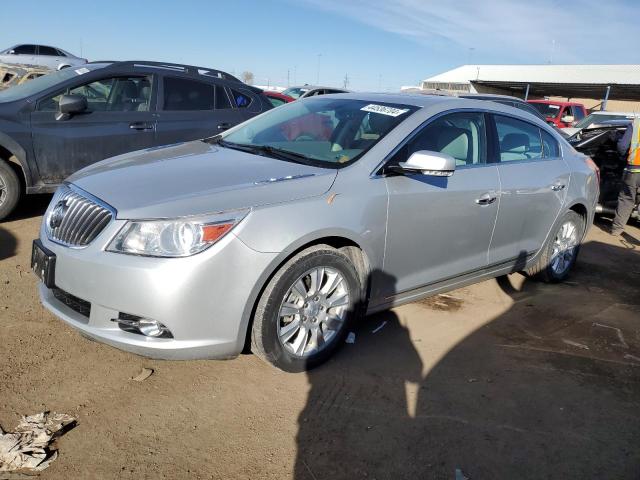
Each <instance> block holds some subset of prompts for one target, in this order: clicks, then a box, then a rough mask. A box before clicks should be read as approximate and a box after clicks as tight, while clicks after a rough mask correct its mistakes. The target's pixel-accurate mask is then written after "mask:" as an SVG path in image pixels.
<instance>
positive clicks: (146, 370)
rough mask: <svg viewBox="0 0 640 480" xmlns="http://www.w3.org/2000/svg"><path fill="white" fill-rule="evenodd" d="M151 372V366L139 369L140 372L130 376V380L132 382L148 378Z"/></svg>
mask: <svg viewBox="0 0 640 480" xmlns="http://www.w3.org/2000/svg"><path fill="white" fill-rule="evenodd" d="M152 373H153V368H143V369H142V370H140V373H139V374H138V375H136V376H135V377H133V378H131V380H133V381H134V382H142V381H144V380H146V379H147V378H149V377H150V376H151V374H152Z"/></svg>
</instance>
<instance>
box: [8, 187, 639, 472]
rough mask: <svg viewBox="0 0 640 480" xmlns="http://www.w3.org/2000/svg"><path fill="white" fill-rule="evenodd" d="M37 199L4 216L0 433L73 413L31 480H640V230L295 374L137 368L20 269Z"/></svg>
mask: <svg viewBox="0 0 640 480" xmlns="http://www.w3.org/2000/svg"><path fill="white" fill-rule="evenodd" d="M48 200H49V198H47V197H43V198H37V197H36V198H31V199H30V200H29V201H28V204H27V205H25V206H23V207H21V209H20V211H19V212H18V214H17V215H14V217H13V219H10V220H9V221H7V222H5V223H2V224H0V346H1V353H0V355H1V357H0V358H1V360H0V425H2V427H3V428H5V429H6V430H10V429H11V428H13V427H14V426H15V425H16V424H17V422H18V420H19V417H20V415H23V414H32V413H36V412H40V411H42V410H52V411H57V412H65V413H70V414H74V415H76V416H77V417H78V426H77V427H76V428H75V429H73V430H71V431H70V432H69V433H67V434H66V435H65V436H64V437H62V438H61V439H60V440H59V441H58V447H59V449H60V450H59V453H60V456H59V458H58V459H57V460H56V461H55V462H54V463H53V464H52V465H51V467H50V468H49V469H48V470H46V471H45V472H43V473H42V474H41V478H44V479H84V478H96V479H97V478H135V479H138V478H154V479H155V478H206V479H209V478H212V479H231V478H242V479H262V478H268V479H291V478H294V479H304V480H321V479H340V478H348V479H357V478H366V479H386V478H393V479H401V478H407V479H415V478H438V479H439V478H442V479H453V478H455V472H456V469H459V470H460V472H462V473H463V474H464V475H466V476H467V477H469V478H470V479H472V480H478V479H503V478H506V479H516V478H517V479H527V478H532V479H533V478H535V479H541V478H554V479H556V478H558V479H573V478H575V479H585V478H598V479H624V478H629V479H631V478H635V479H638V478H640V448H639V447H640V311H639V308H640V254H639V253H640V229H637V228H633V227H631V226H630V227H628V230H627V231H628V235H627V236H626V237H625V238H624V239H623V240H622V241H620V240H614V239H612V238H611V237H609V236H608V235H607V234H606V233H604V232H603V231H602V228H604V226H606V224H602V225H600V226H598V225H596V226H594V227H593V229H592V230H591V232H590V233H589V236H588V240H587V243H586V244H585V245H584V247H583V249H582V251H581V254H580V260H579V264H578V266H577V268H576V270H575V272H574V274H573V275H572V277H571V279H570V281H568V282H567V283H565V284H561V285H543V284H539V283H536V282H533V281H530V280H526V279H524V277H522V276H521V275H519V274H514V275H511V276H509V277H505V278H501V279H499V280H492V281H487V282H484V283H481V284H478V285H474V286H472V287H469V288H465V289H462V290H458V291H455V292H451V293H450V294H449V296H444V297H442V296H441V297H437V298H436V299H431V300H428V301H424V302H418V303H414V304H411V305H406V306H403V307H400V308H396V309H394V310H392V311H389V312H385V313H382V314H378V315H375V316H372V317H369V318H367V319H366V320H365V321H364V322H363V323H362V324H361V325H360V326H359V327H358V329H357V330H356V342H355V344H348V345H345V346H344V348H343V349H342V350H341V352H340V353H339V354H338V355H337V357H336V358H335V359H333V360H332V361H330V362H329V363H328V364H327V365H325V366H323V367H321V368H319V369H317V370H315V371H312V372H310V373H308V374H299V375H292V374H285V373H282V372H279V371H277V370H275V369H273V368H271V367H270V366H268V365H266V364H263V363H262V362H261V361H260V360H258V359H257V358H256V357H254V356H252V355H242V356H240V357H239V358H237V359H235V360H230V361H220V362H216V361H197V362H168V361H154V360H148V359H145V358H142V357H137V356H134V355H132V354H129V353H125V352H121V351H118V350H116V349H113V348H111V347H108V346H105V345H102V344H99V343H95V342H91V341H89V340H87V339H85V338H83V337H81V336H80V335H78V334H77V333H76V332H75V331H73V330H71V329H70V328H69V327H67V326H66V325H65V324H63V323H62V322H61V321H59V320H57V319H56V318H55V317H53V316H52V315H51V314H49V313H48V312H46V311H45V310H44V308H42V307H41V306H40V304H39V302H38V299H37V296H36V290H35V285H36V279H35V277H34V276H33V275H32V274H31V273H30V271H29V256H30V249H31V240H32V239H33V238H34V237H36V234H37V231H38V228H39V224H40V220H41V215H42V213H43V211H44V209H45V207H46V204H47V202H48ZM142 367H148V368H152V369H154V373H153V375H152V376H151V377H149V378H148V379H146V380H145V381H143V382H134V381H132V380H130V379H131V377H133V376H135V375H137V374H138V372H139V371H140V370H141V368H142ZM0 478H2V475H1V474H0Z"/></svg>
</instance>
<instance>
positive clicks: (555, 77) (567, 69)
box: [424, 65, 640, 85]
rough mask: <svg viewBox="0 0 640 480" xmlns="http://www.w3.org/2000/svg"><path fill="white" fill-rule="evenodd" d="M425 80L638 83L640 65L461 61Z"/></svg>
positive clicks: (590, 83) (594, 83) (450, 81)
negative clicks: (482, 63)
mask: <svg viewBox="0 0 640 480" xmlns="http://www.w3.org/2000/svg"><path fill="white" fill-rule="evenodd" d="M424 81H425V82H447V83H470V82H514V83H558V84H589V85H597V84H601V85H616V84H619V85H640V65H462V66H461V67H458V68H454V69H453V70H449V71H447V72H444V73H441V74H439V75H435V76H433V77H430V78H427V79H425V80H424Z"/></svg>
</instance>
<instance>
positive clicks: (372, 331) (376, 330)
mask: <svg viewBox="0 0 640 480" xmlns="http://www.w3.org/2000/svg"><path fill="white" fill-rule="evenodd" d="M386 324H387V321H386V320H385V321H384V322H382V323H381V324H380V325H378V326H377V327H376V328H374V329H373V330H371V333H378V332H379V331H380V330H382V329H383V328H384V326H385V325H386Z"/></svg>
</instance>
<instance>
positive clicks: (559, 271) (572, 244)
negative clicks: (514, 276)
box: [527, 211, 585, 283]
mask: <svg viewBox="0 0 640 480" xmlns="http://www.w3.org/2000/svg"><path fill="white" fill-rule="evenodd" d="M558 225H559V226H558V227H557V228H556V230H555V232H553V233H552V235H551V236H550V237H549V240H548V241H547V243H546V244H545V246H544V247H543V248H542V252H541V254H540V258H539V259H538V261H537V262H536V263H535V264H534V265H533V266H532V267H530V268H529V269H528V270H527V274H528V275H530V276H532V277H534V278H537V279H539V280H542V281H544V282H548V283H556V282H561V281H563V280H565V279H566V278H567V277H568V276H569V273H570V272H571V269H572V268H573V266H574V265H575V263H576V260H577V258H578V252H579V251H580V241H581V240H582V235H583V233H584V227H585V225H584V219H583V218H582V216H580V215H579V214H577V213H576V212H574V211H569V212H567V213H565V214H564V216H563V217H562V220H560V222H559V223H558Z"/></svg>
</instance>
